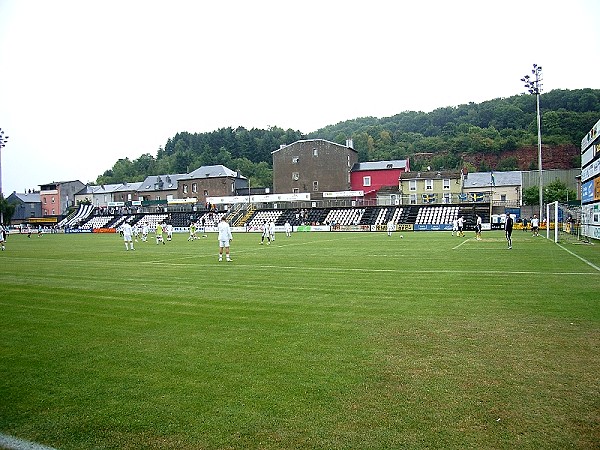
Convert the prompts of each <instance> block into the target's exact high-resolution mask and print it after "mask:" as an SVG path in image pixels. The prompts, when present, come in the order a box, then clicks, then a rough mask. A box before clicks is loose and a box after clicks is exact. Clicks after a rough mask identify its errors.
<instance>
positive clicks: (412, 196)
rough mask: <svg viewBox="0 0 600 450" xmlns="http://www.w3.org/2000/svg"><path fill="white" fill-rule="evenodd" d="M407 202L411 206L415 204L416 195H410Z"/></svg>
mask: <svg viewBox="0 0 600 450" xmlns="http://www.w3.org/2000/svg"><path fill="white" fill-rule="evenodd" d="M409 201H410V204H411V205H416V204H417V194H410V197H409Z"/></svg>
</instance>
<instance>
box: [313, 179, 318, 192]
mask: <svg viewBox="0 0 600 450" xmlns="http://www.w3.org/2000/svg"><path fill="white" fill-rule="evenodd" d="M318 190H319V182H318V181H313V191H318Z"/></svg>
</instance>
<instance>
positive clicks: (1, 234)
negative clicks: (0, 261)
mask: <svg viewBox="0 0 600 450" xmlns="http://www.w3.org/2000/svg"><path fill="white" fill-rule="evenodd" d="M4 242H6V231H5V230H4V226H3V225H2V224H1V223H0V247H2V251H4V250H6V247H5V245H4Z"/></svg>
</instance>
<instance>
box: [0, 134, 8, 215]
mask: <svg viewBox="0 0 600 450" xmlns="http://www.w3.org/2000/svg"><path fill="white" fill-rule="evenodd" d="M7 141H8V136H5V135H4V130H3V129H2V128H0V200H3V199H4V194H3V193H2V148H3V147H6V142H7ZM0 225H2V226H3V225H4V210H2V209H0Z"/></svg>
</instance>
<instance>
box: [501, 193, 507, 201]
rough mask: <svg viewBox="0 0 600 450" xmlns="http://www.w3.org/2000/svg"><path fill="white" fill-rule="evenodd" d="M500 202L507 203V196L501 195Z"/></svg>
mask: <svg viewBox="0 0 600 450" xmlns="http://www.w3.org/2000/svg"><path fill="white" fill-rule="evenodd" d="M500 201H501V202H505V201H506V194H501V195H500Z"/></svg>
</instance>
